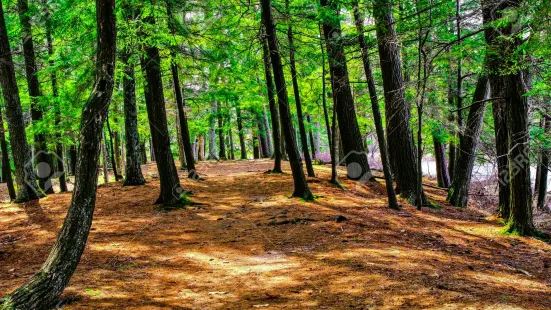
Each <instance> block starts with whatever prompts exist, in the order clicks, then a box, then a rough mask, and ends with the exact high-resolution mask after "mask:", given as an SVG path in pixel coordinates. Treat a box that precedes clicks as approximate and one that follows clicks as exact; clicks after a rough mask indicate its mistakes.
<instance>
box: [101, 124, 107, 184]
mask: <svg viewBox="0 0 551 310" xmlns="http://www.w3.org/2000/svg"><path fill="white" fill-rule="evenodd" d="M101 138H102V140H101V164H102V167H103V168H102V170H103V183H106V184H107V183H109V170H108V169H107V157H108V156H107V139H106V138H105V133H104V132H103V131H102V132H101Z"/></svg>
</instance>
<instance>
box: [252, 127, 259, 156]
mask: <svg viewBox="0 0 551 310" xmlns="http://www.w3.org/2000/svg"><path fill="white" fill-rule="evenodd" d="M253 158H254V159H260V143H258V136H257V135H256V134H254V130H253Z"/></svg>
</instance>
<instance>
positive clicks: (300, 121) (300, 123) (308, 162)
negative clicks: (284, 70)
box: [285, 0, 316, 177]
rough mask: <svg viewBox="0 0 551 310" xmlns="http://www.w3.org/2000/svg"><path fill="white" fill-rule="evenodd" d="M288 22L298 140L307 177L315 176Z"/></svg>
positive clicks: (293, 45)
mask: <svg viewBox="0 0 551 310" xmlns="http://www.w3.org/2000/svg"><path fill="white" fill-rule="evenodd" d="M285 4H286V6H287V12H288V13H290V12H289V0H285ZM291 24H292V23H289V26H288V28H287V39H288V40H289V66H290V67H291V81H292V82H293V94H294V95H295V105H296V108H297V118H298V130H299V133H300V142H301V145H302V154H303V156H304V162H305V163H306V172H307V173H308V176H309V177H315V176H316V173H315V172H314V167H313V166H312V158H311V157H310V152H309V151H308V136H307V135H306V128H305V126H304V116H303V115H302V102H301V100H300V90H299V86H298V77H297V68H296V64H295V49H296V47H295V44H294V42H293V27H292V25H291Z"/></svg>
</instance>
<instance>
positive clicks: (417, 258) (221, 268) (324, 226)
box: [0, 160, 551, 309]
mask: <svg viewBox="0 0 551 310" xmlns="http://www.w3.org/2000/svg"><path fill="white" fill-rule="evenodd" d="M271 167H272V162H271V161H268V160H260V161H227V162H221V163H216V162H201V163H200V164H198V165H197V170H198V171H199V173H200V174H201V175H202V176H203V177H204V178H205V181H202V182H196V181H191V180H188V179H186V178H185V173H184V172H182V173H181V175H180V177H181V180H182V184H183V185H184V187H186V189H189V190H191V191H193V196H192V201H193V202H194V203H196V204H195V205H194V206H190V207H187V208H186V209H182V210H175V211H171V212H161V211H159V210H158V209H157V208H155V207H154V206H153V202H154V201H155V200H156V198H157V195H158V189H159V181H158V179H157V178H156V169H155V165H154V164H148V165H144V166H143V168H144V172H145V175H146V178H147V180H148V183H147V184H146V185H145V186H141V187H122V186H121V183H114V182H113V183H108V184H104V185H101V186H100V187H99V189H98V197H97V202H96V211H95V217H94V222H93V226H92V230H91V233H90V237H89V239H88V244H87V248H86V250H85V252H84V255H83V256H82V259H81V262H80V265H79V266H78V269H77V271H76V272H75V274H74V276H73V277H72V279H71V282H70V285H69V287H68V288H67V289H66V290H65V293H64V294H63V298H64V306H63V308H64V309H256V308H260V309H279V308H286V309H298V308H312V309H318V308H319V309H420V308H423V309H551V268H549V266H550V265H551V246H550V245H549V244H546V243H544V242H542V241H539V240H536V239H532V238H522V237H514V236H503V235H501V234H500V231H501V228H502V225H501V224H499V223H498V221H497V220H496V219H495V218H492V217H491V216H490V215H489V214H488V213H485V212H483V211H480V210H477V209H475V208H470V209H466V210H460V209H456V208H454V207H450V206H449V205H447V204H446V203H445V192H443V191H441V190H438V189H431V188H427V189H426V192H427V195H428V196H429V198H430V199H431V200H433V201H434V202H436V203H438V204H440V205H441V206H442V208H441V209H439V210H436V209H429V208H425V209H423V210H422V211H417V210H416V209H415V208H413V207H411V206H407V205H406V204H405V203H404V202H403V201H401V203H402V205H403V206H404V207H403V210H401V211H393V210H390V209H388V208H387V207H386V204H385V202H386V195H385V189H384V184H382V183H370V184H368V186H365V187H362V188H360V189H357V188H356V186H355V183H354V182H352V181H348V180H342V181H343V184H344V185H345V186H346V187H347V188H348V189H350V190H349V191H344V190H342V189H340V188H338V187H336V186H333V185H331V184H330V183H329V182H328V179H329V174H330V168H329V167H328V166H315V169H316V173H317V175H318V177H317V178H310V179H309V185H310V186H311V189H312V191H313V192H314V193H315V194H316V195H317V196H318V197H317V199H316V201H314V202H305V201H302V200H300V199H295V198H290V197H289V195H290V194H291V192H292V186H293V185H292V184H293V182H292V177H291V175H290V171H289V169H288V167H287V173H286V174H283V175H277V174H264V173H263V172H264V171H266V170H268V169H271ZM426 182H430V181H428V180H427V181H426ZM70 198H71V194H70V193H67V194H55V195H50V196H48V197H47V198H45V199H41V200H40V202H35V203H29V204H26V205H16V204H2V205H0V227H1V228H0V296H3V295H4V294H6V293H9V292H10V291H11V290H13V289H14V288H16V287H17V286H19V285H21V284H22V283H23V282H24V281H25V279H27V278H28V277H29V276H31V275H32V274H33V272H36V271H37V270H38V269H39V268H40V265H41V264H42V262H43V261H44V260H45V258H46V257H47V255H48V253H49V251H50V247H51V245H52V243H53V242H54V240H55V236H56V233H57V231H58V229H59V228H60V226H61V224H62V222H63V219H64V217H65V214H66V211H67V207H68V205H69V201H70ZM339 215H340V216H342V217H344V218H346V219H343V218H341V217H339V219H340V220H339V221H336V218H337V216H339Z"/></svg>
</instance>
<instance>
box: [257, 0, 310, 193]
mask: <svg viewBox="0 0 551 310" xmlns="http://www.w3.org/2000/svg"><path fill="white" fill-rule="evenodd" d="M261 4H262V20H263V22H264V26H265V29H266V37H267V40H268V47H269V50H270V59H271V61H272V69H273V70H274V79H275V85H276V91H277V101H278V105H279V113H280V116H281V122H282V130H283V133H284V136H285V146H286V148H287V154H288V156H289V163H290V165H291V170H292V173H293V182H294V192H293V196H294V197H301V198H303V199H306V200H311V199H313V198H314V196H313V195H312V192H310V188H309V187H308V184H307V183H306V177H305V176H304V171H303V169H302V161H301V160H300V155H299V152H298V147H297V140H296V136H295V130H294V128H293V123H292V120H291V111H290V109H289V97H288V94H287V89H286V85H287V84H286V83H285V75H284V73H283V65H282V63H281V54H280V53H279V47H278V41H277V35H276V25H275V22H274V18H273V16H272V7H271V4H270V0H262V1H261Z"/></svg>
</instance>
